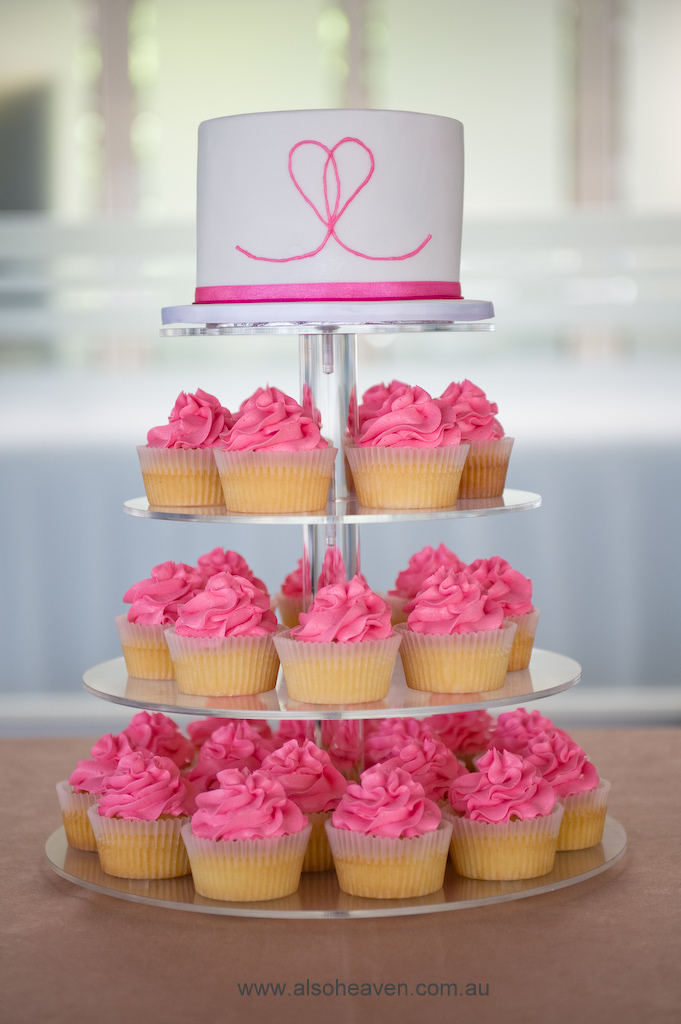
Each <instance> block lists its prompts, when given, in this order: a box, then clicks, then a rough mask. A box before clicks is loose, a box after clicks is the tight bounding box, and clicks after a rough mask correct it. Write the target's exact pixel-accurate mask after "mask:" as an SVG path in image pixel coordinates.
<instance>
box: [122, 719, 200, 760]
mask: <svg viewBox="0 0 681 1024" xmlns="http://www.w3.org/2000/svg"><path fill="white" fill-rule="evenodd" d="M123 735H124V736H126V737H127V739H128V741H129V742H130V746H131V747H132V749H133V750H148V751H150V753H152V754H158V755H159V757H169V758H170V760H171V761H173V762H174V763H175V764H176V765H177V767H178V768H185V767H186V766H187V765H188V764H191V763H192V761H193V760H194V744H193V743H192V741H191V740H189V739H187V737H186V736H184V735H183V734H182V732H181V731H180V728H179V726H178V725H177V723H176V722H174V721H173V720H172V718H169V717H168V716H167V715H164V714H162V713H161V712H160V711H158V712H155V713H153V714H150V713H149V712H148V711H140V712H139V714H137V715H133V717H132V718H131V719H130V724H129V725H128V726H127V728H125V729H124V730H123Z"/></svg>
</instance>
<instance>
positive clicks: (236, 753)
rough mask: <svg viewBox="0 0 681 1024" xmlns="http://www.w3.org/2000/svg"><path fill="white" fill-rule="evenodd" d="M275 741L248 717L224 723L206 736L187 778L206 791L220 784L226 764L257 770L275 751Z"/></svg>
mask: <svg viewBox="0 0 681 1024" xmlns="http://www.w3.org/2000/svg"><path fill="white" fill-rule="evenodd" d="M273 749H274V744H273V742H272V741H271V740H266V739H264V738H263V737H262V736H260V734H259V733H257V732H256V731H255V729H253V728H252V726H250V725H249V724H248V722H246V721H230V722H228V723H227V724H226V725H221V726H220V727H219V728H217V729H215V730H214V731H213V733H212V734H211V735H210V736H209V737H208V738H207V739H206V740H205V742H204V744H203V746H202V747H201V750H200V751H199V758H198V761H197V763H196V765H195V766H194V768H192V770H191V771H190V773H189V776H188V778H189V779H190V781H191V782H193V783H195V784H196V786H197V787H198V788H199V789H200V790H201V791H202V792H203V791H204V790H207V789H214V788H215V786H217V785H218V782H217V776H218V773H219V772H221V771H224V770H225V769H226V768H239V769H243V768H245V769H248V771H256V770H257V769H258V768H260V766H261V765H262V763H263V761H264V760H265V758H266V757H267V756H268V755H269V754H271V753H272V750H273Z"/></svg>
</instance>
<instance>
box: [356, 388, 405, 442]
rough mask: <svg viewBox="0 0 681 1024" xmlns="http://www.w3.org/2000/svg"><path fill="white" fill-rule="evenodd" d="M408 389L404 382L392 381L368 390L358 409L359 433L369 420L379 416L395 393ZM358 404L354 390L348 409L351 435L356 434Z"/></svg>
mask: <svg viewBox="0 0 681 1024" xmlns="http://www.w3.org/2000/svg"><path fill="white" fill-rule="evenodd" d="M406 387H408V385H407V384H405V383H404V381H402V380H391V381H390V383H389V384H383V383H381V384H374V386H373V387H371V388H368V389H367V390H366V391H365V392H364V394H363V395H362V401H361V403H360V405H359V406H358V407H357V427H358V433H359V432H361V431H362V429H363V427H364V424H365V423H366V421H367V420H370V419H373V417H374V416H376V415H377V413H378V412H379V411H380V410H381V409H382V407H383V406H384V405H385V403H386V402H387V401H388V399H389V398H390V396H391V395H392V394H393V392H394V391H397V389H398V388H406ZM356 404H357V396H356V393H355V390H354V388H353V390H352V394H351V396H350V405H349V408H348V431H349V433H350V434H351V435H352V434H353V433H354V411H355V405H356Z"/></svg>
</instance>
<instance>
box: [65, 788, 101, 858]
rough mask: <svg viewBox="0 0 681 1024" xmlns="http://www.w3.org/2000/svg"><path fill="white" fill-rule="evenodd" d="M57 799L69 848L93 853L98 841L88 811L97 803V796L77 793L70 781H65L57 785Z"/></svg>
mask: <svg viewBox="0 0 681 1024" xmlns="http://www.w3.org/2000/svg"><path fill="white" fill-rule="evenodd" d="M57 798H58V800H59V808H60V810H61V816H62V821H63V823H64V831H65V833H66V841H67V842H68V844H69V846H73V847H75V849H76V850H87V851H88V852H90V853H92V852H93V851H94V850H96V849H97V841H96V840H95V834H94V832H93V831H92V825H91V824H90V819H89V818H88V811H89V809H90V808H91V807H94V805H95V804H96V803H97V795H96V794H95V793H76V792H74V789H73V787H72V786H71V785H70V783H69V782H68V780H67V779H64V780H63V781H62V782H58V783H57Z"/></svg>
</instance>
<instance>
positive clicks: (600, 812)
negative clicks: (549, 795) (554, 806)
mask: <svg viewBox="0 0 681 1024" xmlns="http://www.w3.org/2000/svg"><path fill="white" fill-rule="evenodd" d="M610 789H611V785H610V783H609V782H608V780H607V779H601V780H600V782H599V784H598V786H597V787H596V789H591V790H589V791H588V792H586V793H574V794H573V795H572V796H565V797H558V799H559V801H560V803H561V804H562V805H563V807H564V808H565V814H564V816H563V821H562V823H561V826H560V833H559V834H558V850H559V851H560V852H563V851H566V850H587V849H589V848H590V847H592V846H597V845H598V844H599V843H600V842H601V840H602V838H603V828H604V826H605V816H606V812H607V808H608V796H609V795H610Z"/></svg>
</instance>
